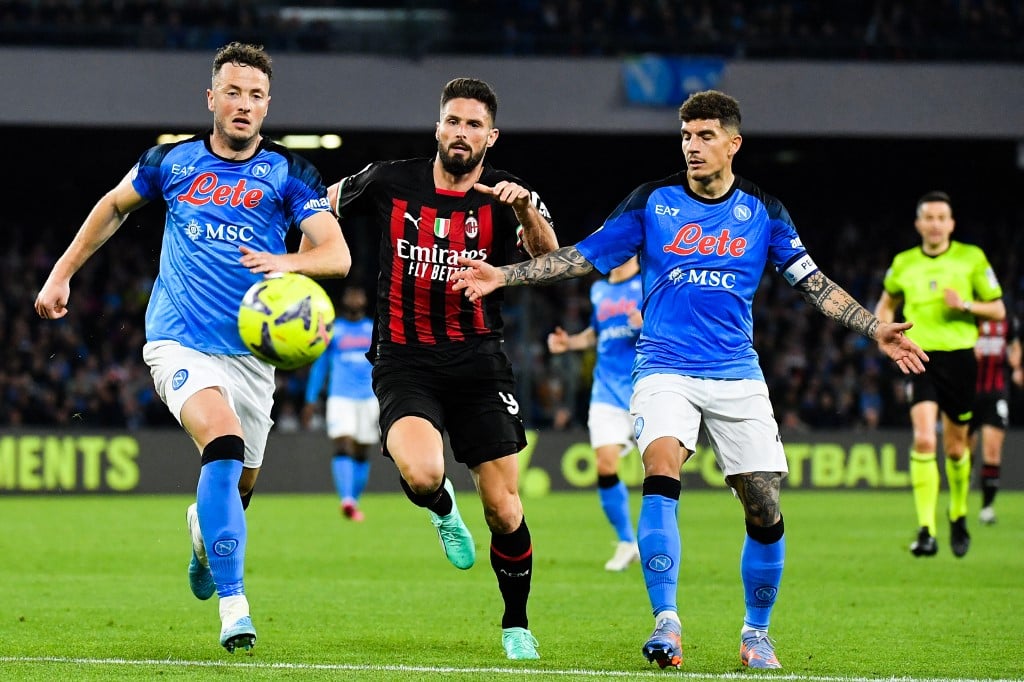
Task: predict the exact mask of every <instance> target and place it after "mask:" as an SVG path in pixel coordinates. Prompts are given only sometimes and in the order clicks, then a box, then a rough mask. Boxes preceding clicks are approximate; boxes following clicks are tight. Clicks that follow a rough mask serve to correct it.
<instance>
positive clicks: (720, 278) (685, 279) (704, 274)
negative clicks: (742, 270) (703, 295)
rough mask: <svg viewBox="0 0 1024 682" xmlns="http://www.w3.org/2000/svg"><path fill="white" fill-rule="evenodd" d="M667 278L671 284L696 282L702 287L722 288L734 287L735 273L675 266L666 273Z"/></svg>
mask: <svg viewBox="0 0 1024 682" xmlns="http://www.w3.org/2000/svg"><path fill="white" fill-rule="evenodd" d="M668 279H669V281H670V282H672V284H696V285H697V286H702V287H721V288H723V289H733V288H735V287H736V273H734V272H722V271H721V270H698V269H693V270H684V269H682V268H675V269H673V270H672V272H670V273H668Z"/></svg>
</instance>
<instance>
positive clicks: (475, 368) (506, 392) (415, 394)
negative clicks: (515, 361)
mask: <svg viewBox="0 0 1024 682" xmlns="http://www.w3.org/2000/svg"><path fill="white" fill-rule="evenodd" d="M501 344H502V342H501V341H498V340H496V339H487V340H485V341H480V342H465V343H457V344H447V345H446V346H445V347H444V348H438V349H423V348H415V347H407V346H397V345H394V344H388V345H387V346H383V345H382V346H381V347H380V348H379V349H378V353H377V357H376V360H375V362H374V366H373V392H374V393H376V394H377V400H378V401H379V402H380V432H381V442H382V443H383V444H384V454H385V455H387V456H389V457H390V454H389V453H388V450H387V436H388V431H389V430H390V428H391V426H392V425H393V424H394V423H395V422H396V421H398V420H399V419H401V418H402V417H408V416H416V417H423V418H424V419H426V420H427V421H429V422H430V423H431V424H433V425H434V427H435V428H436V429H437V430H438V431H440V432H441V433H445V432H447V434H448V440H449V442H450V443H451V446H452V452H453V453H454V455H455V461H457V462H460V463H462V464H465V465H466V466H468V467H470V468H473V467H475V466H477V465H478V464H482V463H483V462H489V461H491V460H495V459H498V458H500V457H505V456H506V455H513V454H515V453H517V452H519V451H520V450H522V449H523V448H524V447H526V430H525V429H524V428H523V419H522V416H521V414H520V406H519V401H518V400H516V397H515V377H514V376H513V374H512V363H511V362H510V361H509V359H508V356H507V355H505V352H504V351H503V350H502V347H501Z"/></svg>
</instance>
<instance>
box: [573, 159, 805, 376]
mask: <svg viewBox="0 0 1024 682" xmlns="http://www.w3.org/2000/svg"><path fill="white" fill-rule="evenodd" d="M577 248H578V249H579V251H580V253H581V254H582V255H583V256H584V257H585V258H586V259H587V260H588V261H590V262H591V263H593V264H594V266H595V267H596V268H597V269H598V270H600V271H601V272H605V273H606V272H608V271H609V270H611V269H612V268H614V267H616V266H618V265H621V264H622V263H624V262H625V261H626V260H627V259H628V258H629V257H630V256H632V255H634V254H639V256H640V276H641V277H642V278H643V290H644V304H643V308H642V312H643V318H644V323H643V329H642V330H641V332H640V339H639V340H638V341H637V358H636V363H635V365H634V368H633V380H634V382H635V381H636V380H638V379H640V378H642V377H644V376H647V375H650V374H682V375H686V376H695V377H704V378H712V379H757V380H762V381H763V380H764V375H763V374H762V372H761V368H760V366H759V365H758V357H757V352H756V351H755V350H754V324H753V317H752V312H751V308H752V305H753V301H754V292H755V291H756V290H757V286H758V283H759V282H760V280H761V276H762V274H763V273H764V270H765V266H766V265H767V264H768V263H771V264H772V265H773V266H774V267H775V269H776V270H777V271H778V272H780V273H782V275H783V276H784V277H785V278H786V280H787V281H788V282H789V283H790V284H791V285H795V284H797V283H798V282H800V281H802V280H804V279H806V278H807V277H808V276H810V275H811V274H813V273H814V272H816V271H817V269H818V268H817V266H816V265H815V264H814V262H813V261H812V260H811V258H810V256H809V255H808V254H807V251H806V249H804V246H803V244H802V243H801V242H800V237H799V236H798V235H797V232H796V228H795V227H794V226H793V222H792V220H791V219H790V217H789V213H788V212H787V211H786V209H785V207H784V206H783V205H782V203H781V202H779V200H778V199H776V198H774V197H772V196H769V195H767V194H765V193H764V192H762V191H761V189H760V188H759V187H757V186H756V185H754V184H753V183H750V182H748V181H746V180H744V179H742V178H740V177H736V180H735V182H734V183H733V186H732V188H731V189H730V190H729V192H727V193H726V194H725V195H724V196H722V197H721V198H719V199H715V200H708V199H702V198H700V197H698V196H696V195H695V194H693V193H692V192H691V191H690V189H689V187H688V186H687V184H686V175H685V173H677V174H675V175H672V176H669V177H668V178H665V179H663V180H660V181H656V182H649V183H646V184H643V185H641V186H640V187H638V188H637V189H636V190H634V191H633V193H632V194H630V195H629V196H628V197H627V198H626V199H625V200H624V201H623V202H622V203H621V204H620V205H619V206H618V207H617V208H616V209H615V211H613V212H612V214H611V215H610V216H609V217H608V219H607V220H606V221H605V222H604V225H602V226H601V227H600V228H598V229H597V230H596V231H595V232H594V233H592V234H591V235H589V236H588V237H586V238H585V239H583V241H581V242H580V243H579V244H577Z"/></svg>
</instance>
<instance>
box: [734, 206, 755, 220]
mask: <svg viewBox="0 0 1024 682" xmlns="http://www.w3.org/2000/svg"><path fill="white" fill-rule="evenodd" d="M752 215H754V213H753V211H751V210H750V207H749V206H744V205H743V204H736V205H735V206H733V207H732V217H733V218H735V219H736V220H738V221H740V222H741V223H745V222H747V221H748V220H750V217H751V216H752Z"/></svg>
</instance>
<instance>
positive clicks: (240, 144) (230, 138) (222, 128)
mask: <svg viewBox="0 0 1024 682" xmlns="http://www.w3.org/2000/svg"><path fill="white" fill-rule="evenodd" d="M214 126H216V128H217V132H218V133H220V135H219V137H220V138H221V139H222V140H224V142H225V144H227V146H228V147H230V148H231V149H233V150H234V151H236V152H240V151H242V150H244V149H246V148H247V147H248V146H249V145H251V144H252V141H253V140H254V139H256V137H257V136H258V135H259V131H258V129H257V132H256V134H254V135H245V134H239V133H236V132H234V131H232V130H230V129H229V128H228V127H227V126H226V125H224V124H222V123H221V122H220V121H214Z"/></svg>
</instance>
